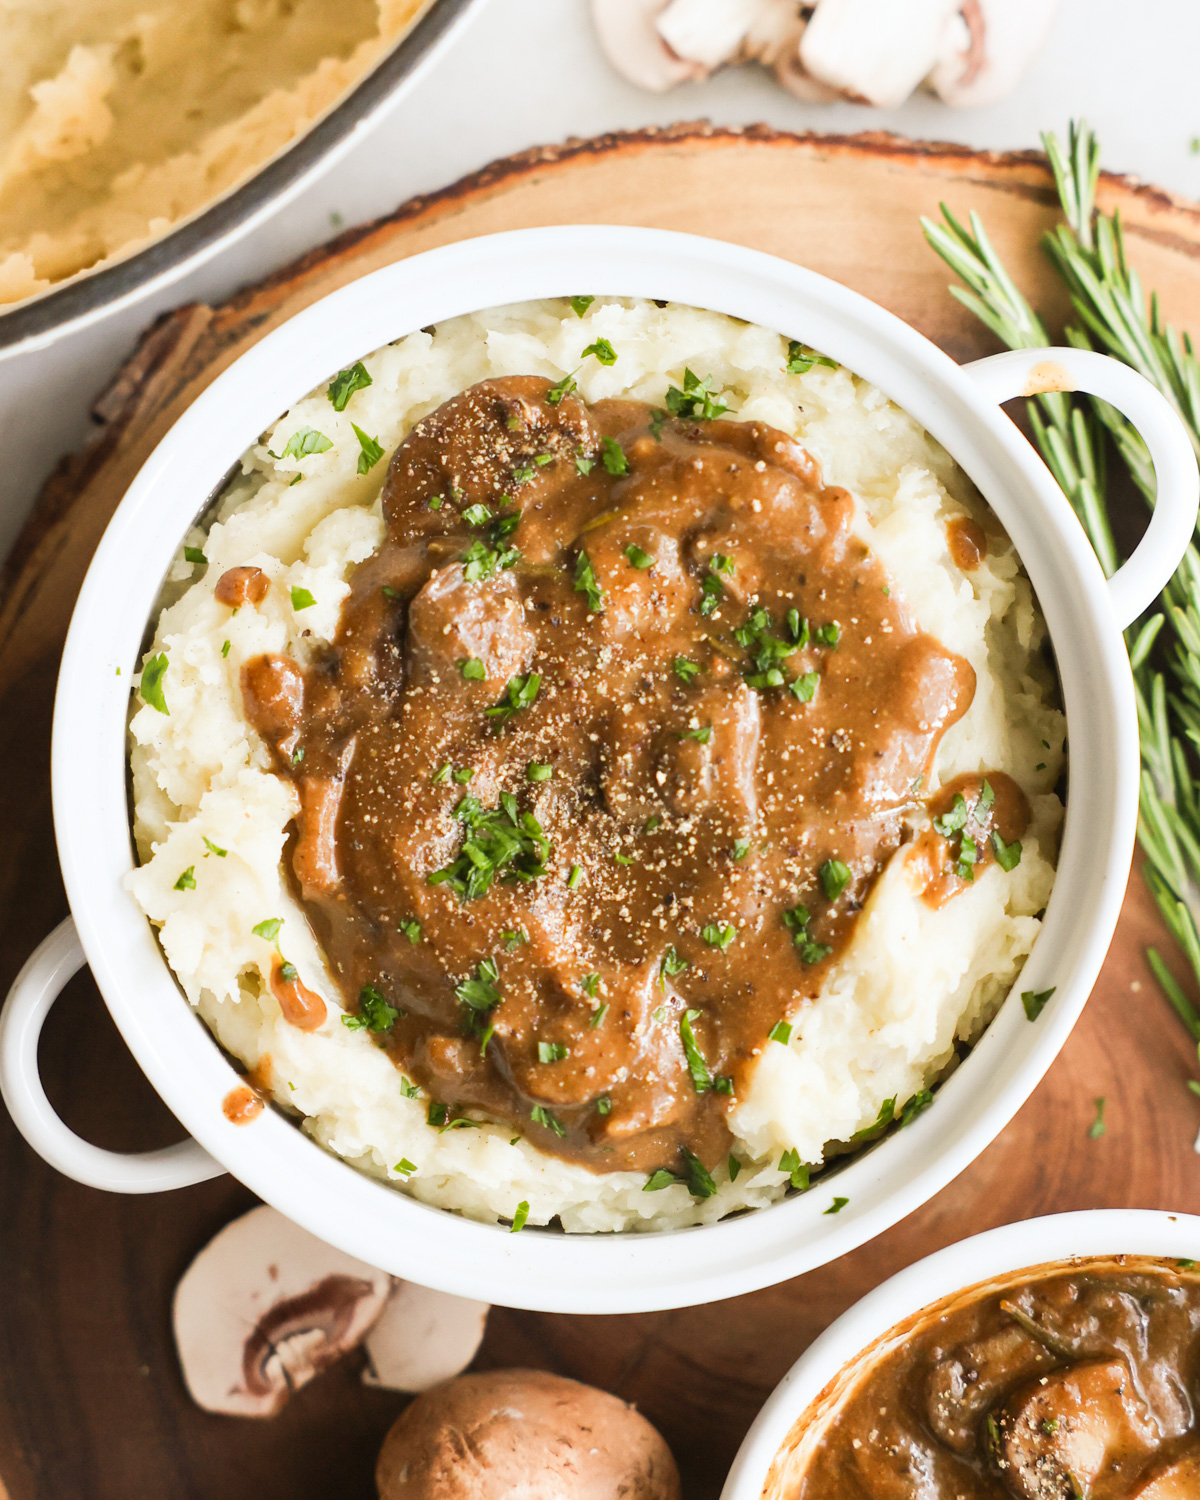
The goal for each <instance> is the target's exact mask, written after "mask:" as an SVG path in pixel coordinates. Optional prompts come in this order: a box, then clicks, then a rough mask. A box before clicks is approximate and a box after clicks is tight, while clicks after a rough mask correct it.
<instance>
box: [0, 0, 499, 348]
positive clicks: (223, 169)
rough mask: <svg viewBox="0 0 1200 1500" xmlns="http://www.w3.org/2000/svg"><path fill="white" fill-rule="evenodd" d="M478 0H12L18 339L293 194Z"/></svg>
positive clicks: (3, 299)
mask: <svg viewBox="0 0 1200 1500" xmlns="http://www.w3.org/2000/svg"><path fill="white" fill-rule="evenodd" d="M470 4H471V0H436V3H435V0H343V3H341V4H338V5H328V4H325V3H323V0H299V3H296V4H293V3H290V0H289V3H282V0H236V3H229V4H226V3H214V0H192V3H190V4H171V3H167V0H148V3H147V0H136V3H135V0H88V3H73V4H67V3H63V0H17V3H16V4H15V5H11V6H8V7H6V8H5V10H4V12H3V14H2V16H0V43H2V49H0V51H2V56H3V61H2V62H0V140H3V142H4V143H5V144H4V145H3V147H2V148H0V347H9V346H14V347H15V346H16V345H18V344H20V345H22V346H28V344H29V342H30V341H31V340H32V341H37V342H43V341H45V340H46V339H48V338H49V337H51V336H56V335H58V334H60V333H61V332H62V331H63V330H64V329H65V328H66V327H67V326H68V325H69V324H72V323H75V322H77V321H78V320H79V319H81V318H85V317H95V316H97V315H98V314H99V313H100V312H101V311H103V310H104V309H106V308H108V307H110V306H113V305H115V304H116V303H117V302H118V301H120V302H122V303H124V302H128V301H129V300H132V299H133V298H134V297H136V296H140V295H145V294H146V293H147V292H149V291H150V290H151V289H152V288H153V287H155V286H161V285H163V284H165V283H166V282H167V281H169V280H171V279H174V278H175V277H178V276H180V275H182V274H183V272H184V271H185V270H187V269H188V268H189V267H190V266H192V265H195V264H196V263H197V262H198V261H199V260H201V259H205V258H207V257H208V256H209V255H212V254H213V253H215V251H216V250H217V249H218V248H219V247H220V246H221V245H223V244H226V243H228V242H229V240H230V239H231V238H233V237H236V236H237V235H238V234H240V233H243V232H245V231H246V230H247V229H249V228H250V227H251V225H252V224H253V223H256V222H258V221H259V220H260V219H261V218H262V217H263V216H264V215H265V214H266V213H267V212H270V211H271V210H273V209H274V208H277V207H280V206H281V205H282V204H283V203H284V202H286V201H287V199H288V198H289V197H290V196H292V195H293V194H294V193H295V192H297V191H298V190H299V189H300V187H301V186H303V185H304V183H306V182H308V181H311V180H312V178H313V177H314V176H315V175H316V174H317V173H318V172H320V171H322V170H325V169H326V168H328V167H329V166H330V165H332V164H333V162H334V161H335V160H336V159H337V157H338V155H340V153H341V151H342V150H343V149H345V147H346V146H347V145H348V144H349V143H350V140H351V138H352V136H353V138H355V139H357V138H359V137H360V136H361V133H362V131H363V129H364V128H366V127H367V125H368V124H370V123H373V122H374V121H376V120H377V119H379V118H380V117H381V114H382V111H383V109H384V108H385V107H386V106H387V104H389V103H390V102H392V101H393V100H394V99H395V98H396V97H397V95H398V91H399V90H400V89H401V88H402V87H403V84H404V82H405V81H406V80H407V79H408V78H409V77H410V76H412V75H413V73H414V70H415V68H416V66H417V64H418V63H419V62H420V61H422V60H423V59H425V58H427V57H428V56H429V55H430V54H431V51H432V49H433V48H434V47H435V46H436V45H438V44H440V43H441V42H442V40H443V39H445V38H447V37H448V36H449V35H450V33H451V31H452V29H453V27H454V24H455V23H456V21H457V20H458V18H459V17H460V16H464V15H465V14H466V12H467V10H468V9H469V8H470ZM422 22H423V23H424V24H421V25H419V26H418V23H422ZM180 231H182V232H180ZM167 235H170V236H171V244H170V246H169V248H156V249H155V250H154V254H153V255H150V254H147V253H144V252H148V251H150V250H151V249H152V247H158V244H159V241H161V240H162V239H163V238H164V236H167ZM34 301H36V306H35V305H28V306H27V305H26V304H32V303H33V302H34Z"/></svg>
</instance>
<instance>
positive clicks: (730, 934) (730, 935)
mask: <svg viewBox="0 0 1200 1500" xmlns="http://www.w3.org/2000/svg"><path fill="white" fill-rule="evenodd" d="M700 936H701V937H702V938H703V939H704V941H705V942H706V943H707V944H708V946H709V947H710V948H720V950H721V952H722V953H724V952H725V950H726V948H728V947H729V945H730V943H732V942H733V940H734V938H735V937H737V928H736V927H735V926H734V925H733V923H732V922H709V923H707V924H706V926H705V928H704V931H703V932H702V933H701V934H700Z"/></svg>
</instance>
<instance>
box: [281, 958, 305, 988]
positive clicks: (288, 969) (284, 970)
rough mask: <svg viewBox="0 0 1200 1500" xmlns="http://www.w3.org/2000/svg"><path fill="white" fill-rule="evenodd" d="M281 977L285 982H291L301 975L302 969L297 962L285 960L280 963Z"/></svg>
mask: <svg viewBox="0 0 1200 1500" xmlns="http://www.w3.org/2000/svg"><path fill="white" fill-rule="evenodd" d="M279 977H280V979H282V980H283V982H284V983H285V984H291V982H292V980H293V979H298V978H299V977H300V971H299V969H297V967H296V965H295V964H289V963H287V962H284V963H281V964H280V965H279Z"/></svg>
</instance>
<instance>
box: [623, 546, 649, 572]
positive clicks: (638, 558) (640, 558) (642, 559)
mask: <svg viewBox="0 0 1200 1500" xmlns="http://www.w3.org/2000/svg"><path fill="white" fill-rule="evenodd" d="M625 556H626V558H627V559H628V561H629V566H630V567H631V568H652V567H653V566H654V559H653V558H652V557H651V556H650V554H649V553H648V552H643V551H642V549H641V548H640V547H639V546H638V545H637V543H636V542H630V544H629V546H628V547H626V548H625Z"/></svg>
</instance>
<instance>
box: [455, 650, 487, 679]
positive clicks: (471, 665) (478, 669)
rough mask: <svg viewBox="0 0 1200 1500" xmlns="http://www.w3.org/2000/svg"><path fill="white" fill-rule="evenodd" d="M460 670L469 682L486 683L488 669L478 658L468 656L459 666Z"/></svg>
mask: <svg viewBox="0 0 1200 1500" xmlns="http://www.w3.org/2000/svg"><path fill="white" fill-rule="evenodd" d="M458 670H459V671H460V672H461V673H462V674H463V676H464V677H465V678H466V679H467V681H468V682H485V681H486V680H487V669H486V668H485V667H484V665H483V663H482V662H481V661H480V659H479V658H478V657H477V656H466V657H464V658H463V659H462V661H460V662H459V664H458Z"/></svg>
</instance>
